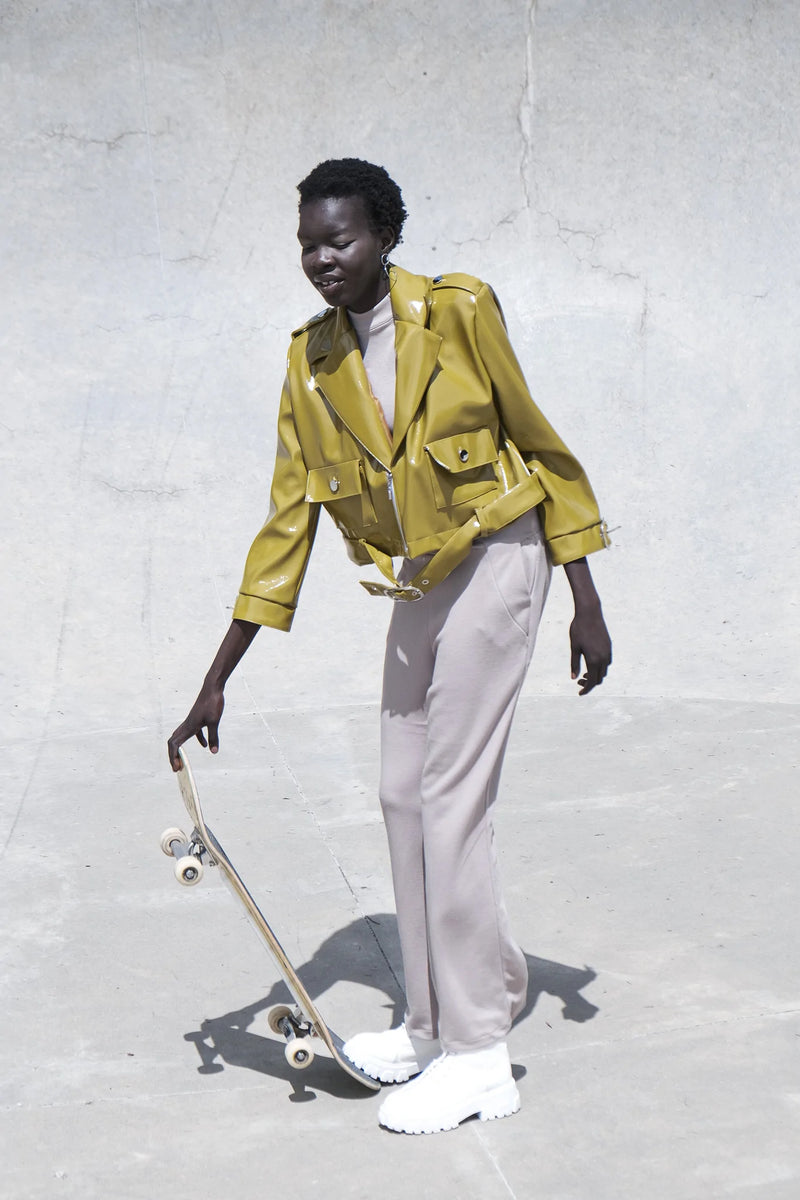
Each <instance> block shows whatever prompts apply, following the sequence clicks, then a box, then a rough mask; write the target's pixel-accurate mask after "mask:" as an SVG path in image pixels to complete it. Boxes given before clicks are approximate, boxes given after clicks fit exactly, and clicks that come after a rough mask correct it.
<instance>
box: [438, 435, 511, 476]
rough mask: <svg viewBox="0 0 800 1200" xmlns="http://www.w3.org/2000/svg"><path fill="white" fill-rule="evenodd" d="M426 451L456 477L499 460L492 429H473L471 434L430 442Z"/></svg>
mask: <svg viewBox="0 0 800 1200" xmlns="http://www.w3.org/2000/svg"><path fill="white" fill-rule="evenodd" d="M425 449H426V451H427V452H428V454H429V455H430V456H431V458H432V459H433V460H434V462H436V463H438V464H439V466H440V467H444V469H445V470H446V471H451V472H452V473H453V474H454V475H460V474H461V472H462V471H474V470H475V468H476V467H485V466H488V465H489V463H495V462H497V459H498V454H497V447H496V446H495V444H494V438H493V437H492V431H491V430H490V429H471V430H470V431H469V433H456V434H453V435H452V436H451V437H446V438H439V439H438V441H435V442H428V444H427V446H426V447H425Z"/></svg>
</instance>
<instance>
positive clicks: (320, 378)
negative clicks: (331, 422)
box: [307, 308, 390, 463]
mask: <svg viewBox="0 0 800 1200" xmlns="http://www.w3.org/2000/svg"><path fill="white" fill-rule="evenodd" d="M320 335H321V336H319V337H318V338H314V339H313V342H312V339H309V345H308V351H307V353H308V358H309V363H310V364H311V365H312V367H313V364H314V362H315V361H316V362H318V365H317V366H316V369H315V371H314V376H315V380H316V384H317V387H318V388H319V390H320V391H321V392H322V394H323V395H324V396H325V399H326V400H327V401H328V402H329V403H330V404H331V406H332V407H333V408H334V409H335V410H336V412H337V413H338V414H339V416H340V417H341V419H342V420H343V421H344V423H345V425H346V426H347V428H348V429H349V430H350V432H351V433H352V434H353V436H354V437H355V438H356V439H357V440H358V441H359V442H360V443H361V445H362V446H364V447H366V449H367V450H369V452H370V453H371V454H372V455H374V457H375V458H377V459H378V461H379V462H384V463H386V462H388V460H389V456H390V446H389V439H388V437H387V435H386V430H385V428H384V426H383V422H382V421H381V418H380V415H379V413H378V406H377V405H376V403H375V400H374V399H373V396H372V392H371V390H370V386H369V381H368V380H367V373H366V371H365V370H364V361H363V359H362V357H361V352H360V350H359V348H358V339H357V338H356V335H355V333H354V331H353V327H352V325H351V324H350V321H349V318H348V316H347V313H346V312H345V311H344V309H341V308H340V309H337V310H336V315H335V318H334V322H333V329H332V330H329V329H326V330H320Z"/></svg>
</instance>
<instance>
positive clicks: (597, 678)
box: [569, 604, 611, 696]
mask: <svg viewBox="0 0 800 1200" xmlns="http://www.w3.org/2000/svg"><path fill="white" fill-rule="evenodd" d="M569 641H570V646H571V647H572V660H571V665H572V678H573V679H578V676H579V674H580V669H581V658H583V659H584V661H585V663H586V671H585V673H584V675H583V676H582V677H581V678H580V679H578V695H579V696H585V695H586V694H587V692H590V691H591V690H592V688H595V687H597V686H598V685H599V684H601V683H602V682H603V680H604V679H605V677H606V673H607V671H608V668H609V667H610V666H611V638H610V636H609V633H608V629H607V628H606V623H605V621H604V620H603V612H602V609H601V608H600V605H599V604H598V605H597V606H596V607H595V608H591V609H578V610H576V612H575V617H574V619H573V621H572V624H571V625H570V627H569Z"/></svg>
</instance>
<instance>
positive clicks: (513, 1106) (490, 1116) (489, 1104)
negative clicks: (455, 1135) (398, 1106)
mask: <svg viewBox="0 0 800 1200" xmlns="http://www.w3.org/2000/svg"><path fill="white" fill-rule="evenodd" d="M519 1107H520V1100H519V1091H518V1090H517V1085H516V1083H514V1081H513V1080H511V1081H510V1082H509V1083H503V1084H501V1085H500V1087H496V1088H492V1090H491V1091H489V1092H485V1093H484V1094H483V1095H481V1096H479V1097H476V1099H475V1101H474V1102H473V1103H472V1104H469V1103H467V1104H460V1105H458V1106H457V1107H455V1108H451V1109H450V1110H449V1112H447V1113H443V1114H441V1115H440V1116H439V1117H431V1118H429V1119H428V1120H424V1119H418V1120H414V1119H413V1118H412V1119H409V1120H407V1121H393V1120H392V1118H391V1117H389V1118H388V1119H387V1118H386V1117H382V1116H381V1114H380V1113H378V1120H379V1122H380V1123H381V1125H383V1126H384V1128H386V1129H391V1130H392V1131H393V1132H394V1133H444V1132H445V1131H446V1130H448V1129H455V1128H457V1126H459V1125H460V1124H461V1122H462V1121H466V1119H467V1117H474V1116H476V1115H477V1117H478V1119H479V1120H481V1121H496V1120H498V1119H499V1118H501V1117H511V1116H513V1114H514V1113H515V1112H519Z"/></svg>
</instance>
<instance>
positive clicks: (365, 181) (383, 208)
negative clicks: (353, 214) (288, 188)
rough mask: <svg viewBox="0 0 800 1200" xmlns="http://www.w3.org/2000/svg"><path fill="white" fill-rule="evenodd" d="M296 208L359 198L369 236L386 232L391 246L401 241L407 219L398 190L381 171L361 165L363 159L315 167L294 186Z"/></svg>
mask: <svg viewBox="0 0 800 1200" xmlns="http://www.w3.org/2000/svg"><path fill="white" fill-rule="evenodd" d="M297 190H298V192H299V193H300V203H299V205H298V207H299V208H302V207H303V205H304V204H310V203H311V201H312V200H329V199H330V198H331V197H340V196H341V197H344V196H360V197H361V200H362V202H363V204H364V208H365V210H366V213H367V220H368V222H369V227H370V229H371V230H372V232H373V233H380V231H381V230H382V229H386V228H389V229H391V231H392V233H393V234H394V244H395V246H396V245H397V244H398V242H401V241H402V240H403V238H402V231H403V224H404V223H405V219H406V217H407V216H408V213H407V212H406V209H405V205H404V204H403V196H402V193H401V191H400V188H399V187H398V186H397V184H396V183H395V181H394V180H393V179H392V177H391V175H389V173H388V171H386V170H384V168H383V167H379V166H376V164H375V163H370V162H365V161H364V159H363V158H329V159H327V160H326V161H325V162H321V163H318V164H317V166H316V167H314V170H313V171H311V172H310V173H309V174H308V175H306V177H305V179H303V180H301V181H300V183H298V185H297Z"/></svg>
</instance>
